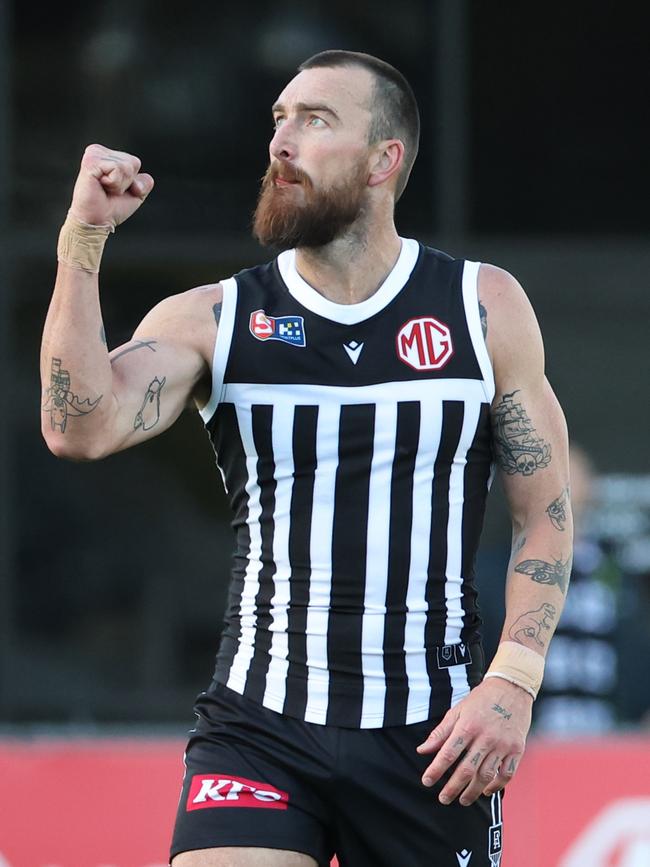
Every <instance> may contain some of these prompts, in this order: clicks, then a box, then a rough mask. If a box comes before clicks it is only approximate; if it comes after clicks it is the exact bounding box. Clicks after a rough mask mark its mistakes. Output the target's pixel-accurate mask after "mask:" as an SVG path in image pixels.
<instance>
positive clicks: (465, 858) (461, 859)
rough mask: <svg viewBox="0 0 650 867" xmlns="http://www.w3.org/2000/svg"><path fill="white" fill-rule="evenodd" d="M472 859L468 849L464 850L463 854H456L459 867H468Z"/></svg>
mask: <svg viewBox="0 0 650 867" xmlns="http://www.w3.org/2000/svg"><path fill="white" fill-rule="evenodd" d="M471 857H472V853H471V852H468V851H467V849H463V851H462V852H456V859H457V861H458V864H459V867H467V865H468V864H469V859H470V858H471Z"/></svg>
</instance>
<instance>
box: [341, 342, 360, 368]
mask: <svg viewBox="0 0 650 867" xmlns="http://www.w3.org/2000/svg"><path fill="white" fill-rule="evenodd" d="M343 349H345V351H346V352H347V354H348V355H349V356H350V361H351V362H352V364H356V363H357V361H358V360H359V356H360V355H361V350H362V349H363V343H357V341H356V340H351V341H350V342H349V343H344V344H343Z"/></svg>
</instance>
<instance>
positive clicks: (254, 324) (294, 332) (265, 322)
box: [249, 310, 306, 346]
mask: <svg viewBox="0 0 650 867" xmlns="http://www.w3.org/2000/svg"><path fill="white" fill-rule="evenodd" d="M249 328H250V332H251V334H252V335H253V337H255V338H256V339H257V340H281V341H282V342H283V343H290V344H291V345H292V346H306V340H305V321H304V319H303V317H302V316H267V315H266V313H265V312H264V311H263V310H254V311H253V313H251V318H250V323H249Z"/></svg>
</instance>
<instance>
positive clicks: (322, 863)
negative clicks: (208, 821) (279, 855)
mask: <svg viewBox="0 0 650 867" xmlns="http://www.w3.org/2000/svg"><path fill="white" fill-rule="evenodd" d="M228 847H230V848H233V849H243V848H250V849H283V850H285V851H287V852H299V853H300V854H301V855H308V856H309V857H310V858H313V859H314V860H315V861H316V863H317V864H318V867H329V864H330V861H331V858H330V857H327V856H326V857H325V859H323V855H322V852H318V851H316V850H315V849H314V847H313V846H310V845H309V844H308V843H297V842H295V841H292V842H290V841H288V840H285V839H283V840H280V839H278V840H274V839H272V838H265V839H264V840H260V839H259V838H257V839H255V840H253V839H244V838H243V837H241V836H238V837H230V838H228V839H227V840H223V839H219V840H217V841H215V840H213V841H211V842H209V843H200V844H194V845H186V846H178V847H173V848H172V849H171V850H170V853H169V864H171V862H172V859H173V858H175V857H176V856H177V855H180V854H181V853H182V852H199V851H201V849H227V848H228ZM333 854H334V853H332V855H333Z"/></svg>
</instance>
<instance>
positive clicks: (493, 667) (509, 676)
mask: <svg viewBox="0 0 650 867" xmlns="http://www.w3.org/2000/svg"><path fill="white" fill-rule="evenodd" d="M485 677H486V678H487V677H501V678H503V679H504V680H508V681H510V683H514V684H516V685H517V686H520V687H521V688H522V689H525V690H526V692H527V693H528V694H529V695H532V697H533V698H537V693H538V692H539V688H540V686H541V685H542V678H543V677H544V657H543V656H540V655H539V653H535V651H534V650H531V649H530V648H529V647H525V646H524V645H523V644H518V643H517V642H516V641H502V642H501V644H500V645H499V647H498V649H497V652H496V653H495V655H494V659H493V660H492V663H491V664H490V667H489V668H488V670H487V673H486V675H485Z"/></svg>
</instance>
